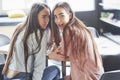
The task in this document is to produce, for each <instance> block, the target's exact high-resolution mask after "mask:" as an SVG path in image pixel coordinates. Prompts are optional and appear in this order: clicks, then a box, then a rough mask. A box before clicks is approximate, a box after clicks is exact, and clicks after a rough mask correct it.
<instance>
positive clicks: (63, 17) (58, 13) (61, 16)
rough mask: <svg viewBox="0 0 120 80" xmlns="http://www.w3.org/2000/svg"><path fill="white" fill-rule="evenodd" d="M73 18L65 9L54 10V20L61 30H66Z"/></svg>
mask: <svg viewBox="0 0 120 80" xmlns="http://www.w3.org/2000/svg"><path fill="white" fill-rule="evenodd" d="M70 18H71V13H68V12H67V11H66V10H65V9H64V8H62V7H58V8H56V9H55V10H54V19H55V23H56V24H57V26H58V28H59V29H62V30H63V29H64V28H65V26H66V24H67V23H68V22H69V20H70Z"/></svg>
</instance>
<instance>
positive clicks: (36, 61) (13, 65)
mask: <svg viewBox="0 0 120 80" xmlns="http://www.w3.org/2000/svg"><path fill="white" fill-rule="evenodd" d="M38 33H39V31H38ZM23 36H24V31H22V32H21V33H20V34H19V35H18V37H17V40H16V42H15V45H14V49H13V58H12V60H11V62H10V64H9V69H11V70H17V71H19V72H25V64H24V48H23V41H22V38H23ZM27 43H28V47H29V49H28V53H29V54H32V53H33V50H35V49H36V47H37V45H38V44H37V42H36V38H35V34H34V33H32V34H31V35H30V36H29V38H28V40H27ZM46 45H47V44H46V37H45V34H44V35H43V38H42V41H41V49H40V51H39V52H38V53H36V54H34V56H33V55H29V57H28V62H27V71H28V72H31V71H32V70H33V67H34V71H33V77H32V80H41V78H42V75H43V71H44V69H45V63H46ZM33 65H34V66H33Z"/></svg>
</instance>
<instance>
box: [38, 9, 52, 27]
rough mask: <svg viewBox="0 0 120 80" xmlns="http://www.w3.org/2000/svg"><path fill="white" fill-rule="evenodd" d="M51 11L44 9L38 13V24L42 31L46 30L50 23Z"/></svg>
mask: <svg viewBox="0 0 120 80" xmlns="http://www.w3.org/2000/svg"><path fill="white" fill-rule="evenodd" d="M49 16H50V11H49V9H47V8H44V9H43V10H41V11H40V12H39V13H38V22H39V25H40V26H41V28H42V29H46V27H47V25H48V23H49Z"/></svg>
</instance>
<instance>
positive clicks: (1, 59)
mask: <svg viewBox="0 0 120 80" xmlns="http://www.w3.org/2000/svg"><path fill="white" fill-rule="evenodd" d="M9 42H10V39H9V37H8V36H6V35H4V34H0V47H1V46H4V45H7V44H9ZM4 63H5V55H3V54H2V53H0V80H3V76H2V69H3V67H4Z"/></svg>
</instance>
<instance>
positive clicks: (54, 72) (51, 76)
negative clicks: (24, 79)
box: [42, 66, 60, 80]
mask: <svg viewBox="0 0 120 80" xmlns="http://www.w3.org/2000/svg"><path fill="white" fill-rule="evenodd" d="M59 79H60V70H59V68H58V67H56V66H49V67H47V68H46V69H45V70H44V72H43V77H42V80H59Z"/></svg>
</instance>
